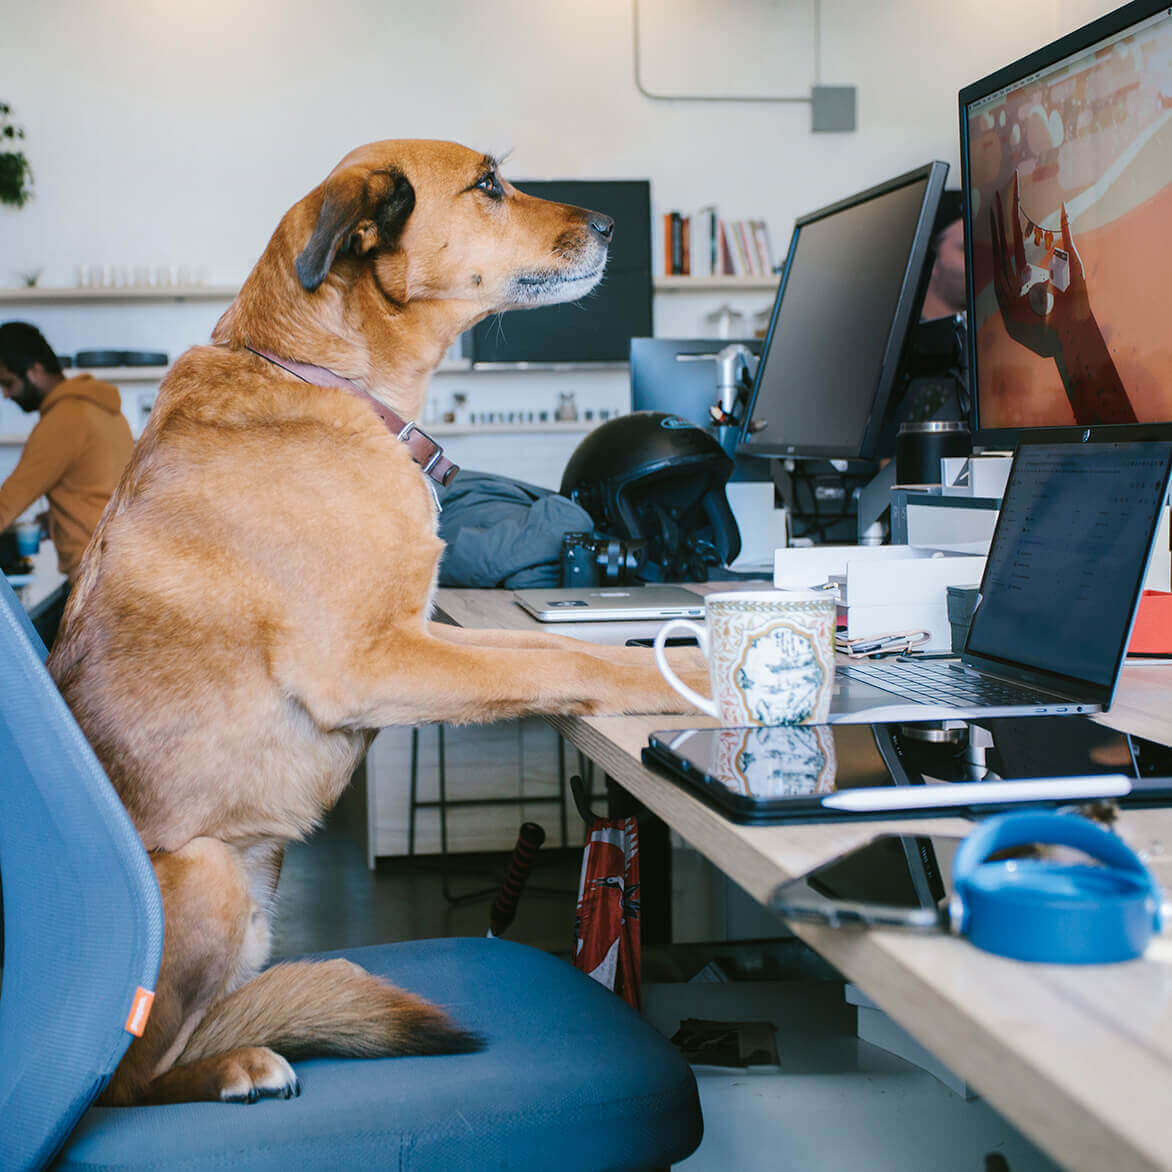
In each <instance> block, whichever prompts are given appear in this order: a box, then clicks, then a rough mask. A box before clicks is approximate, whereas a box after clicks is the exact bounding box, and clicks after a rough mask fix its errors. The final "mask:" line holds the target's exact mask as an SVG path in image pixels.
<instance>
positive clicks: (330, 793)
mask: <svg viewBox="0 0 1172 1172" xmlns="http://www.w3.org/2000/svg"><path fill="white" fill-rule="evenodd" d="M230 357H231V356H225V355H223V354H222V353H217V352H216V351H215V350H214V349H213V348H200V349H197V350H194V351H189V352H188V354H187V355H185V356H184V357H183V358H182V359H181V360H180V361H179V363H177V364H176V367H175V369H174V371H173V372H172V374H171V375H170V376H169V378H168V380H167V382H166V383H165V384H164V386H163V388H162V389H161V393H160V396H159V400H158V402H157V404H156V407H155V411H154V414H153V416H152V421H151V424H150V426H149V427H148V429H147V432H146V433H145V434H144V437H143V440H142V441H141V442H140V444H139V445H138V447H137V448H136V451H135V455H134V458H133V460H132V463H131V466H130V468H129V469H128V470H127V474H126V476H125V477H124V478H123V481H122V484H121V485H120V487H119V489H118V491H117V493H116V494H115V497H114V498H113V500H112V502H111V505H110V508H109V509H108V510H107V513H106V515H105V517H104V518H103V521H102V523H101V526H100V528H99V531H98V533H97V534H96V535H95V544H96V546H97V547H98V548H97V551H95V552H96V554H97V556H91V557H90V558H89V559H88V561H87V565H86V569H85V572H84V573H83V576H82V579H81V581H80V582H79V584H78V587H77V594H78V596H79V597H78V599H77V606H78V610H77V613H76V617H75V618H74V620H73V623H72V628H73V629H71V631H70V638H69V639H68V640H65V641H63V644H64V646H63V647H62V646H61V645H59V651H58V652H55V654H54V656H53V658H52V659H51V661H50V670H51V671H52V672H53V674H54V676H55V678H56V679H57V680H58V682H59V685H60V686H61V688H62V691H63V693H64V694H65V696H66V699H67V701H68V703H69V704H70V707H71V708H72V709H73V711H74V713H75V715H76V716H77V718H78V721H79V723H80V724H81V726H82V728H83V730H84V731H85V733H86V736H87V738H88V739H89V741H90V743H91V744H92V745H93V747H94V749H95V751H96V752H97V754H98V756H99V758H100V759H101V761H102V763H103V765H104V766H105V767H106V770H107V772H108V773H109V775H110V777H111V780H112V781H113V782H114V784H115V786H116V787H117V789H118V790H119V792H120V794H121V796H122V798H123V800H124V801H125V802H126V805H127V807H128V808H129V810H130V812H131V815H132V817H133V818H134V820H135V823H136V825H137V826H138V828H139V830H140V833H141V834H142V835H143V838H144V841H145V842H146V845H147V846H148V848H150V849H154V848H169V849H173V848H174V847H175V846H176V845H181V844H182V843H183V842H186V841H188V840H189V839H190V838H193V837H195V836H197V835H202V834H210V835H214V836H216V837H233V838H244V839H259V838H289V837H299V836H301V835H303V834H305V833H306V832H307V831H308V830H309V829H310V828H311V827H312V826H313V824H314V823H315V822H316V821H317V820H318V819H319V818H320V817H321V815H322V813H323V811H324V810H325V809H327V808H328V807H329V806H330V805H332V804H333V802H334V801H336V799H337V797H338V795H339V794H340V793H341V790H342V789H343V788H344V786H345V785H346V782H347V781H348V780H349V777H350V774H351V772H352V771H353V768H354V767H355V765H356V764H357V761H358V760H359V758H360V756H361V754H362V752H363V751H364V750H365V747H366V744H367V742H368V740H369V734H368V732H367V730H366V729H365V728H364V727H362V726H361V723H360V722H359V723H355V722H354V720H353V715H352V714H353V712H354V704H353V699H354V698H353V696H352V695H350V690H351V688H352V686H353V681H355V679H356V678H357V677H360V675H361V669H360V666H359V667H358V668H357V670H356V661H360V660H361V658H362V655H363V652H364V649H365V648H367V647H368V646H369V645H370V643H371V641H372V640H379V641H384V640H387V639H394V638H395V636H396V633H397V632H402V631H410V630H413V629H416V630H421V629H422V627H423V625H424V622H425V620H426V618H427V610H428V609H429V608H430V601H431V598H432V596H433V594H434V589H435V576H436V566H437V563H438V558H439V554H440V551H441V550H442V544H441V543H440V541H439V539H438V538H437V537H436V536H435V504H434V501H433V498H432V494H431V492H430V490H429V489H428V487H427V483H426V481H425V479H424V477H423V475H422V472H421V471H420V469H419V468H418V466H417V465H415V464H414V463H413V461H412V460H411V457H410V454H409V453H408V452H407V450H406V448H405V447H404V446H403V445H402V444H401V443H399V442H398V441H397V440H396V439H395V438H394V437H393V436H391V435H390V434H389V433H388V432H387V431H386V430H385V428H384V427H383V425H382V424H381V423H380V422H379V420H378V419H377V418H376V417H375V415H374V413H373V412H372V411H370V409H369V408H368V407H367V406H366V405H365V404H364V403H362V402H361V401H360V400H358V399H355V398H353V397H352V396H349V395H347V394H346V392H344V391H340V390H328V389H322V388H318V387H310V386H306V385H305V384H300V383H297V382H295V381H294V380H292V379H290V378H289V377H288V376H286V375H284V374H280V373H273V374H268V373H267V372H266V373H264V374H261V375H257V374H255V373H254V372H251V371H249V372H246V373H244V374H241V372H240V370H239V369H238V368H237V369H233V364H232V363H231V362H230V361H229V359H230ZM209 375H210V376H211V377H209ZM129 632H133V637H132V638H128V637H127V634H128V633H129Z"/></svg>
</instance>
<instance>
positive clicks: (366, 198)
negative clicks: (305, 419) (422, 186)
mask: <svg viewBox="0 0 1172 1172" xmlns="http://www.w3.org/2000/svg"><path fill="white" fill-rule="evenodd" d="M414 207H415V188H414V187H412V186H411V181H410V180H409V179H408V178H407V176H406V175H404V174H403V172H402V171H399V170H395V169H389V170H386V171H376V172H374V173H370V172H367V171H361V170H359V169H357V168H352V169H350V170H348V171H343V172H342V173H341V174H339V175H333V176H331V177H330V178H329V179H328V180H326V187H325V196H324V198H323V199H322V205H321V211H320V212H319V213H318V217H317V225H316V227H315V228H314V230H313V235H312V236H311V237H310V238H309V243H308V244H307V245H306V246H305V248H304V249H303V250H302V252H301V255H300V256H298V258H297V276H298V277H299V278H300V280H301V286H302V288H303V289H305V291H306V292H307V293H312V292H313V291H314V290H315V289H316V288H317V287H318V286H319V285H320V284H321V283H322V281H324V280H325V279H326V274H327V273H328V272H329V271H330V266H331V265H332V264H333V263H334V257H336V256H337V255H338V250H339V249H340V248H341V247H342V246H343V245H344V244H349V245H350V247H351V249H352V250H353V251H354V252H356V253H357V254H358V255H360V256H361V255H362V254H364V253H366V252H369V251H370V250H371V249H372V248H375V247H376V246H377V247H382V248H394V247H396V246H397V245H398V243H399V237H400V236H401V235H402V233H403V228H404V227H405V226H406V224H407V218H408V217H409V216H410V215H411V212H412V210H413V209H414Z"/></svg>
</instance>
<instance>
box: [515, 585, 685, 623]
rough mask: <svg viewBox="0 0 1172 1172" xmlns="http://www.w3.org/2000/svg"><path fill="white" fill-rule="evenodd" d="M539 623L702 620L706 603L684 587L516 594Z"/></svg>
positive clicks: (640, 587) (516, 591)
mask: <svg viewBox="0 0 1172 1172" xmlns="http://www.w3.org/2000/svg"><path fill="white" fill-rule="evenodd" d="M513 597H514V598H515V599H516V601H517V603H518V604H519V605H520V606H523V607H524V608H525V609H526V610H527V611H528V612H529V613H530V614H531V615H532V616H533V617H534V618H535V619H537V620H538V622H542V623H591V622H593V623H599V622H616V621H619V620H621V619H645V620H646V619H702V618H703V617H704V599H703V597H702V596H701V595H699V594H696V593H695V592H694V591H692V590H687V589H685V588H684V587H683V586H590V587H586V588H582V589H574V588H570V587H567V588H564V589H551V590H539V589H529V590H515V591H513Z"/></svg>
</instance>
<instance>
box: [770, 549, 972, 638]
mask: <svg viewBox="0 0 1172 1172" xmlns="http://www.w3.org/2000/svg"><path fill="white" fill-rule="evenodd" d="M795 555H807V556H795ZM816 555H821V556H816ZM984 570H985V559H984V558H983V557H979V556H974V555H969V554H960V553H953V552H951V551H941V550H932V549H922V548H918V547H915V546H908V545H883V546H837V547H833V546H823V547H821V548H819V547H815V548H813V549H794V550H778V551H777V555H776V557H775V559H774V573H773V581H774V585H775V586H776V587H777V588H778V589H782V590H784V589H787V588H788V589H809V588H810V587H817V586H824V585H827V584H828V583H829V584H830V585H832V586H834V587H837V595H838V604H839V611H838V620H839V628H840V629H842V630H844V631H845V634H846V636H847V638H850V639H857V638H862V637H866V636H869V635H887V634H894V633H896V632H903V631H927V632H928V641H927V643H921V644H919V645H918V648H919V650H922V651H949V650H951V647H952V627H951V624H950V622H949V618H948V587H949V586H971V585H972V584H973V583H974V582H979V581H980V580H981V576H982V575H983V573H984Z"/></svg>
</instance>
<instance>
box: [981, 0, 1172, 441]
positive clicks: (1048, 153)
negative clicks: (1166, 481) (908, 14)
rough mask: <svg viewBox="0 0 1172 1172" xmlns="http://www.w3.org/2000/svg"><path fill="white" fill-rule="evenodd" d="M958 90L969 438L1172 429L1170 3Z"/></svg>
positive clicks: (1123, 17)
mask: <svg viewBox="0 0 1172 1172" xmlns="http://www.w3.org/2000/svg"><path fill="white" fill-rule="evenodd" d="M959 101H960V141H961V176H962V188H963V192H964V217H965V241H966V245H965V246H966V254H967V266H966V267H967V282H968V320H969V330H968V337H969V355H968V357H969V377H970V385H971V389H972V392H973V406H974V420H973V422H974V440H975V442H976V443H977V444H979V445H980V446H982V447H985V448H989V447H1006V446H1010V445H1012V444H1013V443H1014V442H1015V441H1016V439H1017V437H1018V435H1019V433H1020V432H1021V431H1022V430H1023V429H1026V428H1031V429H1032V428H1053V429H1062V428H1071V429H1074V430H1072V432H1071V434H1072V435H1074V434H1081V432H1082V431H1083V430H1085V429H1086V428H1087V427H1088V426H1102V427H1107V428H1111V429H1112V430H1113V431H1114V430H1116V429H1127V428H1130V429H1132V434H1135V433H1136V431H1137V429H1138V430H1140V431H1143V432H1144V433H1146V434H1149V435H1159V436H1161V437H1164V438H1167V437H1169V436H1172V342H1170V341H1169V340H1168V327H1167V297H1168V292H1167V280H1168V273H1169V271H1172V9H1170V8H1169V7H1168V6H1167V3H1166V0H1165V3H1161V4H1155V3H1151V2H1150V0H1140V2H1138V3H1133V4H1128V5H1126V6H1124V7H1123V8H1120V9H1119V10H1118V11H1116V12H1113V13H1111V14H1110V15H1109V16H1105V17H1103V18H1102V19H1101V20H1097V21H1095V22H1093V23H1092V24H1088V25H1087V26H1086V27H1084V28H1082V29H1079V30H1078V31H1077V32H1074V33H1071V34H1070V35H1069V36H1066V37H1063V38H1062V39H1061V40H1058V41H1055V42H1054V43H1053V44H1051V45H1048V46H1046V47H1045V48H1044V49H1040V50H1038V51H1037V52H1036V53H1032V54H1030V56H1028V57H1024V58H1022V59H1021V60H1020V61H1018V62H1016V63H1015V64H1013V65H1010V66H1008V67H1006V68H1004V69H1001V70H999V71H998V72H996V73H993V74H991V75H990V76H988V77H986V78H985V79H984V80H982V81H978V82H976V83H974V84H973V85H969V86H966V87H965V88H964V89H962V90H961V91H960V95H959ZM1055 435H1056V436H1058V435H1059V433H1058V431H1055Z"/></svg>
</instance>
